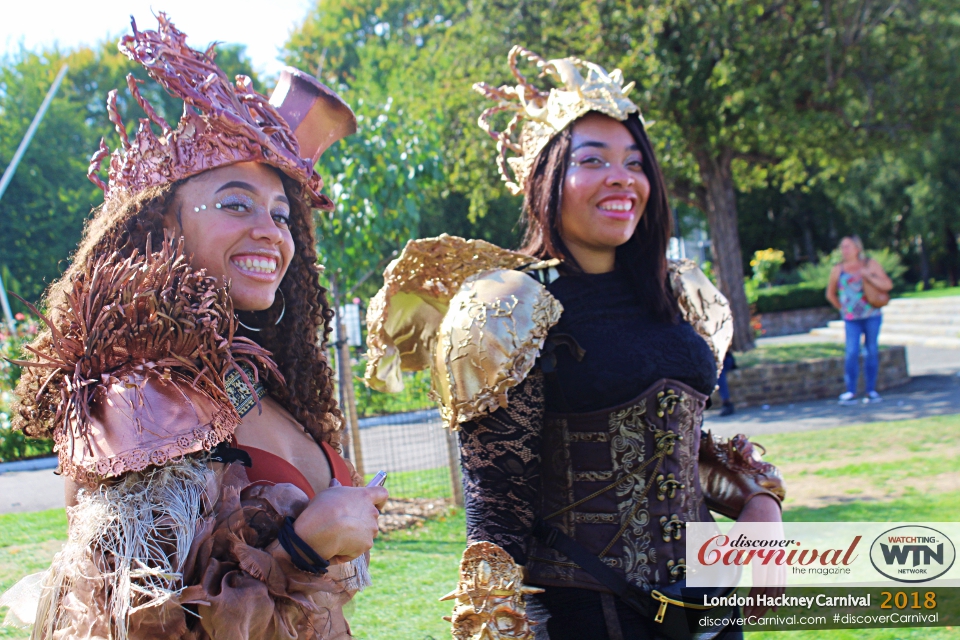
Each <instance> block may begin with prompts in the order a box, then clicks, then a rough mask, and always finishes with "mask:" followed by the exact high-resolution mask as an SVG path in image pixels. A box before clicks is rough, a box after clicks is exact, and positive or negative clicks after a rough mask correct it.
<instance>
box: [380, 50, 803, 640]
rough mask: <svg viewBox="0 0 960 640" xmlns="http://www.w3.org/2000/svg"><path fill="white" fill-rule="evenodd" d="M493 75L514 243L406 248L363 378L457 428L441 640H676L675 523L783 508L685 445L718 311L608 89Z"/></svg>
mask: <svg viewBox="0 0 960 640" xmlns="http://www.w3.org/2000/svg"><path fill="white" fill-rule="evenodd" d="M523 59H526V60H527V61H529V62H532V63H534V64H536V66H537V67H538V69H539V71H540V72H541V76H546V77H550V78H552V79H553V80H555V81H556V82H557V84H558V85H559V86H557V87H554V88H551V89H540V88H539V87H537V86H534V85H533V83H531V82H530V81H528V80H527V78H526V77H524V76H523V74H522V73H521V72H520V71H519V69H518V64H519V62H520V61H521V60H523ZM509 63H510V67H511V70H512V71H513V73H514V76H515V77H516V79H517V84H516V85H514V86H502V87H499V88H496V87H491V86H488V85H486V84H483V83H480V84H478V85H476V86H475V88H476V89H477V90H478V91H480V92H481V93H483V94H484V95H485V96H487V97H489V98H491V99H493V100H495V101H496V102H497V105H496V106H494V107H492V108H491V109H488V110H487V111H486V112H484V114H483V115H482V116H481V118H480V125H481V127H483V128H484V129H485V130H486V131H488V132H489V133H490V134H491V136H492V137H493V138H494V139H495V140H496V141H497V147H498V150H499V154H498V158H497V160H498V165H499V168H500V172H501V175H502V176H503V178H504V180H505V181H506V182H507V186H508V187H509V188H510V189H511V191H512V192H513V193H515V194H518V195H523V198H524V201H523V212H524V220H525V222H526V242H525V244H524V247H523V248H522V249H520V251H517V252H512V251H506V250H502V249H499V248H497V247H494V246H492V245H489V244H487V243H484V242H480V241H466V240H461V239H459V238H452V237H449V236H441V237H440V238H435V239H428V240H421V241H417V242H412V243H410V244H408V245H407V247H406V248H405V250H404V252H403V254H402V255H401V256H400V257H399V258H398V259H397V260H396V261H395V262H394V263H392V264H391V265H390V266H389V267H388V269H387V271H386V273H385V286H384V288H383V289H382V290H381V292H380V294H378V296H377V298H375V299H374V301H373V303H372V304H371V312H370V313H369V314H368V326H369V329H370V331H369V346H370V350H369V355H370V363H369V367H368V370H367V380H368V383H369V384H370V385H371V386H373V387H375V388H379V389H383V390H387V391H393V390H396V389H398V388H399V387H400V385H401V384H402V382H401V379H400V370H401V369H418V368H424V367H426V366H430V367H431V369H432V376H433V377H432V380H433V385H434V391H435V392H436V394H437V396H438V397H439V398H440V400H441V414H442V416H443V417H444V419H445V420H446V421H447V423H448V425H449V426H450V427H451V428H454V429H457V430H458V431H459V436H460V453H461V460H462V467H463V477H464V494H465V500H466V516H467V538H468V541H469V542H470V543H472V544H471V546H470V547H469V548H468V549H467V552H466V553H465V555H464V559H463V562H462V564H461V580H460V583H459V586H458V588H457V589H456V590H455V591H454V592H453V593H452V594H450V596H449V597H450V598H451V599H456V601H457V602H456V607H455V609H454V614H453V617H452V621H453V628H454V636H455V637H457V638H463V639H466V638H475V639H481V638H530V637H534V636H535V637H536V638H538V639H547V638H550V639H552V640H563V639H568V638H571V639H572V638H596V639H603V638H609V639H611V640H618V639H639V638H661V637H675V638H676V637H685V634H689V633H690V631H689V629H687V627H686V617H685V615H684V613H683V609H684V607H685V606H686V607H689V606H690V603H688V602H686V601H685V600H684V595H683V594H682V593H681V592H680V590H679V588H680V587H681V586H682V585H684V584H685V583H684V578H685V572H686V560H685V558H684V556H685V555H686V551H685V544H686V536H685V535H684V531H685V529H684V527H685V525H686V523H690V522H712V520H713V519H712V516H711V515H710V510H714V511H717V512H719V513H722V514H724V515H726V516H729V517H731V518H736V519H739V520H740V521H745V522H750V521H755V522H774V523H779V521H780V502H781V500H782V498H783V496H784V488H783V484H782V482H781V479H780V476H779V473H778V472H777V470H776V469H775V468H774V467H772V466H771V465H769V464H767V463H764V462H763V461H762V460H761V458H760V455H759V452H758V451H757V450H755V449H754V447H753V445H752V443H750V442H749V441H748V440H747V439H746V438H745V437H743V436H737V437H735V438H733V439H731V440H721V439H719V438H715V437H713V436H711V435H710V433H709V432H702V431H701V429H700V425H701V422H702V414H703V410H704V408H705V407H706V405H707V401H708V397H709V395H710V394H711V393H712V391H713V389H714V388H715V386H716V380H717V370H718V367H719V365H720V363H721V362H722V361H723V357H724V354H725V352H726V350H727V348H728V346H729V343H730V339H731V337H732V331H733V329H732V322H731V318H730V314H729V307H728V305H727V302H726V300H725V299H724V298H723V296H722V295H721V294H720V293H719V292H718V291H717V290H716V289H715V288H714V287H713V285H712V284H711V283H710V282H709V281H708V280H707V279H706V277H704V275H703V274H702V273H701V272H700V271H699V270H698V269H697V268H696V266H695V265H694V264H693V263H691V262H689V261H680V262H668V261H667V259H666V249H667V242H668V240H669V237H670V229H671V224H670V207H669V204H668V200H667V192H666V188H665V184H664V180H663V176H662V174H661V171H660V168H659V166H658V165H657V161H656V157H655V154H654V150H653V146H652V144H651V143H650V140H649V138H648V136H647V131H646V128H645V125H644V121H643V119H642V117H641V115H640V110H639V108H638V107H637V106H636V104H634V103H633V102H632V101H631V100H630V99H629V98H628V97H627V94H628V93H629V90H630V87H629V86H628V87H624V86H623V81H622V78H621V75H620V72H619V71H615V72H613V73H610V74H608V73H607V72H606V71H605V70H603V69H602V68H601V67H599V66H597V65H595V64H592V63H589V62H585V61H582V60H579V59H576V58H564V59H559V60H549V61H548V60H544V59H543V58H540V57H539V56H537V55H535V54H533V53H531V52H529V51H527V50H525V49H522V48H520V47H514V49H513V50H512V51H511V52H510V58H509ZM504 112H505V113H507V114H508V115H509V116H512V119H511V120H510V121H509V124H508V125H507V126H506V127H505V129H504V131H501V132H497V131H494V130H493V129H492V127H491V124H490V121H491V118H492V116H494V115H496V114H498V113H504ZM508 154H510V157H508ZM700 601H701V602H702V597H701V598H700ZM524 605H525V606H526V611H524ZM716 617H718V618H720V617H723V616H722V615H720V616H716ZM531 623H532V624H531ZM700 631H701V632H702V633H704V634H705V635H703V636H702V637H704V638H706V637H725V638H736V637H741V635H742V633H741V631H740V630H739V629H738V628H723V627H720V628H705V629H701V630H700Z"/></svg>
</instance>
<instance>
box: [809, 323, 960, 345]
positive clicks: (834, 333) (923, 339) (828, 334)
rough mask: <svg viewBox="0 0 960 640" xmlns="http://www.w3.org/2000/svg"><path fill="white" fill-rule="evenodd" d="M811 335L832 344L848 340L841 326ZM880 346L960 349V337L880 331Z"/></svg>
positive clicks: (818, 330) (814, 332)
mask: <svg viewBox="0 0 960 640" xmlns="http://www.w3.org/2000/svg"><path fill="white" fill-rule="evenodd" d="M810 335H812V336H816V337H817V338H818V339H822V340H825V341H832V342H844V341H845V340H846V332H845V330H844V328H843V327H842V326H841V327H840V328H837V327H829V326H828V327H824V328H821V329H814V330H813V331H811V332H810ZM879 342H880V344H901V345H916V346H920V347H934V348H938V349H940V348H943V349H960V337H957V338H952V337H949V336H931V335H924V334H920V335H917V334H911V333H888V332H887V331H885V330H883V329H881V330H880V338H879Z"/></svg>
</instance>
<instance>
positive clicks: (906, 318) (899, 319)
mask: <svg viewBox="0 0 960 640" xmlns="http://www.w3.org/2000/svg"><path fill="white" fill-rule="evenodd" d="M883 324H884V325H887V324H922V325H929V324H940V325H952V326H955V327H960V313H957V314H953V313H913V312H909V313H905V312H903V311H897V312H894V311H888V310H887V309H884V310H883Z"/></svg>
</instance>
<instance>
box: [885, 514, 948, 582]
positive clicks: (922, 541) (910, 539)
mask: <svg viewBox="0 0 960 640" xmlns="http://www.w3.org/2000/svg"><path fill="white" fill-rule="evenodd" d="M956 556H957V551H956V548H955V547H954V546H953V542H951V540H950V538H948V537H947V536H945V535H944V534H943V533H941V532H940V531H937V530H936V529H932V528H930V527H924V526H919V525H907V526H902V527H895V528H893V529H890V530H889V531H886V532H884V533H883V534H881V535H880V536H878V537H877V539H876V540H874V541H873V544H872V545H871V547H870V562H871V563H873V566H874V568H875V569H876V570H877V571H879V572H880V573H881V574H883V575H884V576H886V577H887V578H890V579H892V580H896V581H898V582H927V581H929V580H934V579H936V578H938V577H940V576H942V575H943V574H945V573H946V572H947V571H949V570H950V567H951V566H953V562H954V560H955V559H956Z"/></svg>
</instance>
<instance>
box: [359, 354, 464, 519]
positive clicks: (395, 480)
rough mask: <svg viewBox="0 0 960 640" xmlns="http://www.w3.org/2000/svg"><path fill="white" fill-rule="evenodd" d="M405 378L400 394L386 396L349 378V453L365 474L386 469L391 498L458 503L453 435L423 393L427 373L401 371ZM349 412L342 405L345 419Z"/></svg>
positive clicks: (455, 451)
mask: <svg viewBox="0 0 960 640" xmlns="http://www.w3.org/2000/svg"><path fill="white" fill-rule="evenodd" d="M404 380H405V383H406V387H407V388H406V389H405V391H404V392H403V393H402V394H398V395H396V396H390V397H386V398H385V397H383V394H379V392H376V391H372V390H370V389H367V388H366V387H365V386H364V385H363V382H361V381H360V380H359V379H358V377H356V376H354V377H353V380H352V382H353V396H354V397H353V401H354V402H355V405H356V413H355V415H356V416H357V417H356V418H355V419H356V427H355V428H351V429H350V432H351V437H350V439H349V442H348V444H347V446H346V449H347V453H348V455H349V457H350V459H351V461H352V462H353V463H354V465H355V466H357V468H358V470H361V473H363V474H364V475H365V476H366V477H367V478H368V479H369V478H370V477H372V476H373V475H374V474H375V473H377V472H378V471H381V470H382V471H386V472H387V473H388V474H389V480H388V487H389V489H390V496H391V498H396V499H420V498H427V499H437V498H444V499H448V500H450V501H451V502H453V503H454V504H458V505H460V504H462V501H463V498H462V495H463V491H462V487H461V484H460V483H461V479H460V462H459V453H458V447H457V436H456V434H455V433H452V432H450V431H449V430H447V429H445V428H444V426H443V423H442V422H441V420H440V413H439V411H438V410H437V408H436V405H435V404H434V403H433V402H432V401H430V400H428V399H427V398H426V394H425V392H424V388H425V386H427V387H428V386H429V378H428V377H426V374H425V373H420V374H404ZM343 396H344V394H341V397H343ZM347 402H349V400H348V401H347ZM347 402H345V403H344V404H347ZM350 411H351V410H350V408H349V407H347V406H344V414H345V416H346V418H347V420H348V421H349V420H350V419H351V416H350V415H349V414H350ZM357 436H359V446H357V442H356V441H357Z"/></svg>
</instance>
